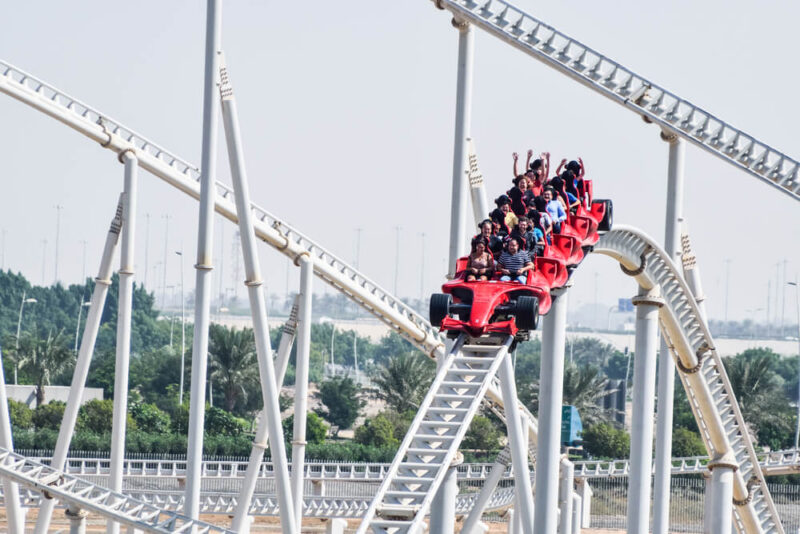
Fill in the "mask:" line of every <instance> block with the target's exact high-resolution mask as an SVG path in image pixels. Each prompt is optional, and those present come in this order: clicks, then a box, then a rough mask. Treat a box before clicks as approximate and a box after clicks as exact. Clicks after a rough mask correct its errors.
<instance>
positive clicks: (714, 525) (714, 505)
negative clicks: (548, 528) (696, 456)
mask: <svg viewBox="0 0 800 534" xmlns="http://www.w3.org/2000/svg"><path fill="white" fill-rule="evenodd" d="M708 468H709V469H710V470H711V487H712V488H713V489H712V491H711V495H710V496H708V495H707V496H706V498H707V499H708V498H710V500H711V503H710V505H708V506H707V507H706V508H707V509H708V511H709V513H710V514H711V516H712V517H713V520H712V521H705V522H704V525H703V532H705V533H706V534H732V532H733V530H732V528H733V525H732V517H733V473H734V471H736V469H737V468H738V464H737V462H736V458H735V457H734V456H733V453H730V457H727V458H725V457H723V458H721V459H714V460H712V461H711V462H709V463H708Z"/></svg>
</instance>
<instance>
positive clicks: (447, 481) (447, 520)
mask: <svg viewBox="0 0 800 534" xmlns="http://www.w3.org/2000/svg"><path fill="white" fill-rule="evenodd" d="M459 456H460V455H459ZM457 497H458V471H457V470H456V468H455V466H452V465H451V466H450V467H448V468H447V472H446V473H445V475H444V478H443V479H442V483H441V485H440V486H439V491H437V492H436V495H435V496H434V498H433V502H432V503H431V514H430V517H429V518H428V531H429V532H441V533H443V534H444V533H447V534H450V533H451V532H455V528H456V498H457Z"/></svg>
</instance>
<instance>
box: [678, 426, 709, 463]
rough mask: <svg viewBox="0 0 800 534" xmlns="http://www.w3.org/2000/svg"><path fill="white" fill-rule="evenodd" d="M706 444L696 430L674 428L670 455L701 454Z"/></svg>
mask: <svg viewBox="0 0 800 534" xmlns="http://www.w3.org/2000/svg"><path fill="white" fill-rule="evenodd" d="M705 454H706V446H705V444H704V443H703V440H702V438H701V437H700V435H699V434H698V433H697V432H692V431H691V430H689V429H687V428H676V429H675V430H673V431H672V456H675V457H686V456H703V455H705Z"/></svg>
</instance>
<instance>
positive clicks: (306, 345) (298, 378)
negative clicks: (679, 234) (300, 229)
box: [292, 256, 314, 532]
mask: <svg viewBox="0 0 800 534" xmlns="http://www.w3.org/2000/svg"><path fill="white" fill-rule="evenodd" d="M299 263H300V291H299V297H300V309H299V321H298V322H299V326H300V335H299V336H298V339H297V356H296V357H295V362H296V364H295V367H296V369H295V382H294V383H295V393H294V414H295V415H294V437H293V439H292V499H294V518H295V522H296V525H297V527H296V528H297V532H300V526H301V525H302V522H303V474H304V472H305V470H304V467H305V446H306V413H307V412H308V371H309V367H310V365H311V363H310V358H311V303H312V302H313V293H312V281H313V280H312V277H313V276H314V266H313V265H312V264H311V262H310V261H309V260H308V257H306V256H301V257H300V262H299Z"/></svg>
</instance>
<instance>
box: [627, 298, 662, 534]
mask: <svg viewBox="0 0 800 534" xmlns="http://www.w3.org/2000/svg"><path fill="white" fill-rule="evenodd" d="M657 295H658V294H657V291H653V290H647V289H642V288H640V289H639V294H638V295H637V296H636V297H634V298H633V304H634V306H636V341H635V347H634V355H635V364H634V366H633V403H632V404H633V413H632V415H631V428H630V433H631V454H630V478H629V479H628V498H627V504H628V514H627V515H628V532H629V533H630V534H647V532H648V531H649V527H650V506H649V503H650V480H651V473H652V465H653V414H654V413H655V395H656V367H657V364H658V360H657V358H658V308H659V307H660V306H662V305H663V301H662V300H661V299H660V298H658V296H657ZM645 503H646V504H645Z"/></svg>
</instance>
